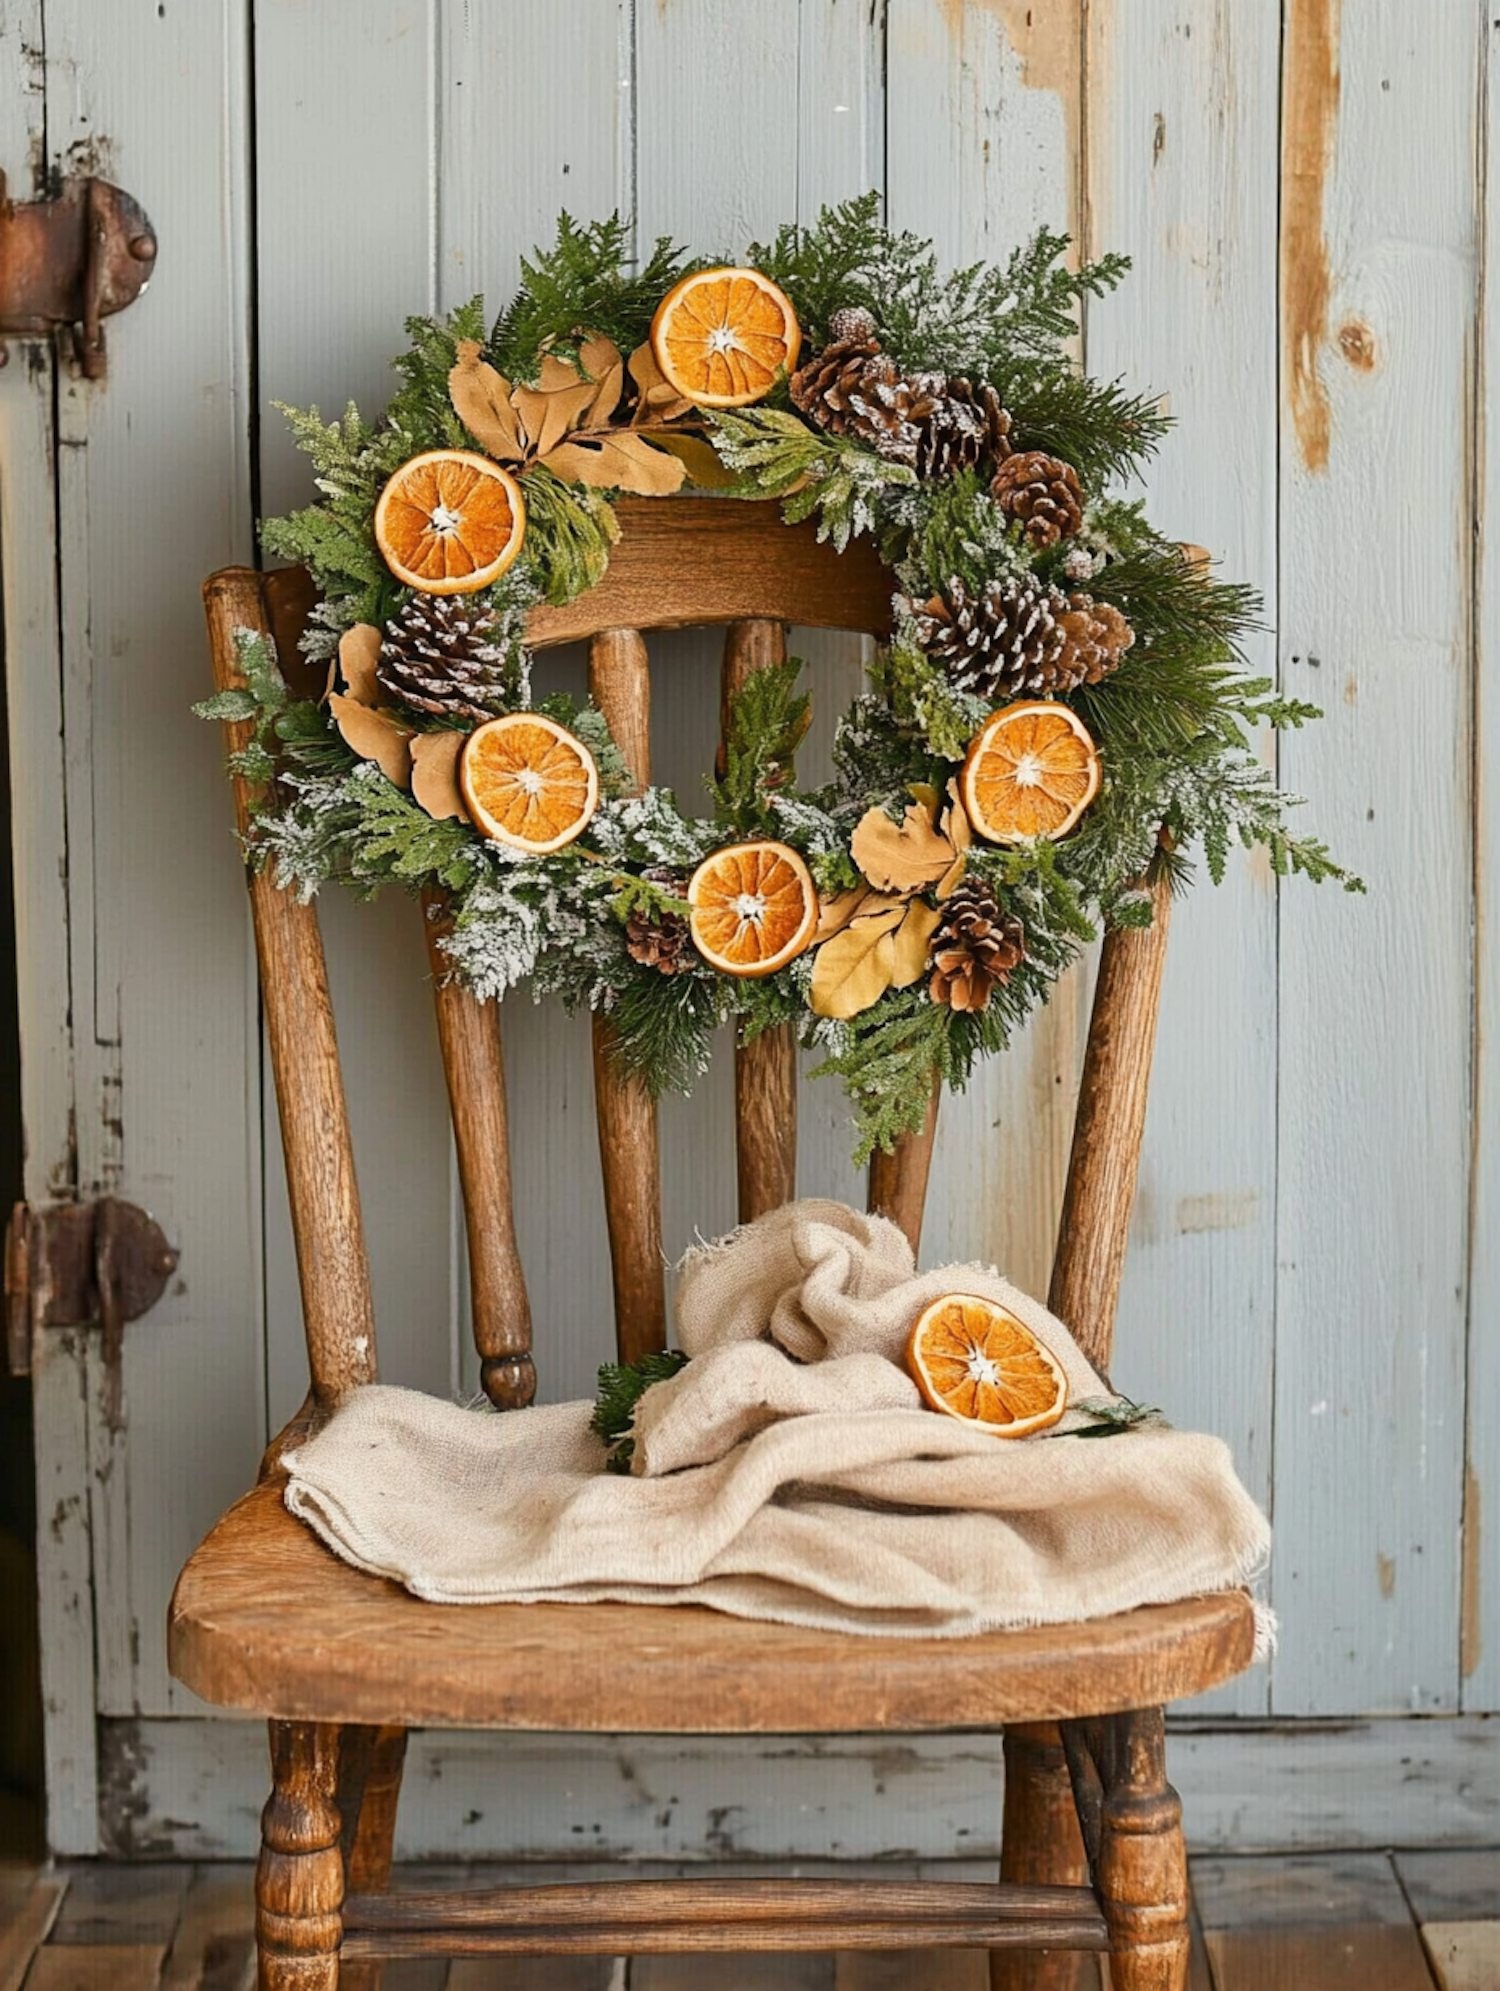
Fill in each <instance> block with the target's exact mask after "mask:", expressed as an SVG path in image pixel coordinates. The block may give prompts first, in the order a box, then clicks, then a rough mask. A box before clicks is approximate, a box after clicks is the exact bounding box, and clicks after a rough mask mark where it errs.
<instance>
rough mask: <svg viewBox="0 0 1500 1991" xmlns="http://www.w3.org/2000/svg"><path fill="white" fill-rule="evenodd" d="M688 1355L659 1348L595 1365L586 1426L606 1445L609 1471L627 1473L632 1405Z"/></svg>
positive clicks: (630, 1455)
mask: <svg viewBox="0 0 1500 1991" xmlns="http://www.w3.org/2000/svg"><path fill="white" fill-rule="evenodd" d="M687 1361H688V1358H687V1356H686V1355H684V1354H682V1353H681V1352H680V1351H679V1350H678V1349H676V1348H663V1349H660V1350H658V1351H653V1352H652V1353H651V1354H649V1355H642V1356H640V1357H639V1358H638V1359H637V1360H636V1361H634V1362H604V1363H601V1365H600V1368H599V1394H598V1397H597V1398H596V1400H595V1403H594V1414H593V1416H592V1417H591V1418H590V1419H589V1429H590V1431H592V1432H593V1433H594V1434H595V1436H596V1437H599V1438H602V1439H603V1440H604V1442H605V1444H606V1445H607V1446H608V1447H609V1456H608V1459H607V1460H606V1462H605V1463H606V1467H607V1469H608V1470H609V1471H610V1472H612V1473H628V1472H629V1471H630V1462H631V1460H632V1459H633V1458H634V1456H635V1439H634V1437H633V1436H632V1435H631V1425H632V1424H633V1423H634V1421H635V1407H636V1405H637V1404H638V1403H639V1402H640V1400H641V1398H642V1397H643V1396H644V1395H645V1393H646V1391H647V1390H648V1389H650V1387H651V1385H652V1384H653V1383H664V1382H667V1381H669V1380H670V1379H671V1377H673V1376H675V1375H677V1374H678V1372H679V1371H680V1370H682V1369H684V1368H685V1367H686V1366H687Z"/></svg>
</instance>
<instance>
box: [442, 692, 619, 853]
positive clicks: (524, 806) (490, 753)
mask: <svg viewBox="0 0 1500 1991" xmlns="http://www.w3.org/2000/svg"><path fill="white" fill-rule="evenodd" d="M458 785H459V789H460V791H461V792H462V794H463V798H464V807H465V808H466V809H467V810H468V812H469V817H470V820H471V821H472V822H473V824H474V826H475V828H476V829H478V830H479V831H480V833H481V834H482V835H484V836H487V837H491V838H493V839H494V841H495V842H496V843H505V844H509V845H510V847H511V849H512V850H529V851H532V852H534V853H536V854H537V855H539V856H541V855H545V853H546V852H547V851H549V850H561V849H562V847H563V845H564V844H565V843H571V842H572V841H573V839H574V837H576V836H580V835H582V833H583V831H584V830H585V828H587V826H588V823H589V819H590V818H591V817H592V815H593V813H594V811H595V810H596V809H597V808H598V806H599V769H598V767H597V766H596V765H595V762H594V756H593V755H592V754H591V753H590V752H589V750H588V748H587V747H586V746H585V745H584V744H583V742H582V741H581V740H578V739H575V738H574V737H573V735H572V734H571V733H570V732H569V731H568V729H567V727H566V726H559V725H558V723H557V721H556V720H555V719H548V718H547V717H546V716H545V715H544V714H543V713H540V712H507V713H506V714H505V715H504V716H503V717H502V718H499V719H487V720H486V721H485V722H484V724H483V725H482V726H476V727H475V728H474V731H473V732H472V733H470V735H469V738H468V743H467V745H466V746H465V747H464V750H463V758H462V759H461V760H460V761H459V764H458Z"/></svg>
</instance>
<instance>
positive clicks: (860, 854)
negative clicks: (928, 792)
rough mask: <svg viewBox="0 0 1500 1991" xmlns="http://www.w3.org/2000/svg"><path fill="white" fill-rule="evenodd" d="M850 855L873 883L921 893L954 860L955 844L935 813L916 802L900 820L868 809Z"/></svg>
mask: <svg viewBox="0 0 1500 1991" xmlns="http://www.w3.org/2000/svg"><path fill="white" fill-rule="evenodd" d="M849 851H850V855H851V856H852V857H853V859H854V861H855V863H856V864H857V865H858V866H859V868H860V870H861V871H863V873H864V874H865V876H866V877H867V878H868V879H869V881H870V883H871V884H872V885H874V886H877V887H879V888H880V889H882V890H884V891H888V892H919V891H921V890H922V889H923V887H924V886H927V885H931V884H935V883H936V881H937V880H938V879H939V878H941V877H942V875H943V873H944V872H945V871H946V870H947V869H948V866H949V865H950V864H951V863H952V862H953V854H954V853H953V845H952V844H951V843H950V842H949V841H948V839H947V837H945V836H942V835H941V834H940V833H939V832H938V831H937V830H936V829H935V828H934V827H933V821H932V815H931V812H930V811H929V810H927V809H925V808H924V807H923V806H922V804H921V803H920V802H913V803H912V805H911V807H910V808H909V809H908V810H907V812H906V814H905V815H904V816H903V817H902V819H901V821H900V822H899V823H893V822H892V821H891V819H890V817H889V816H888V815H887V814H886V813H885V811H884V809H880V808H875V809H867V810H866V811H865V813H864V814H863V815H862V816H861V817H860V819H859V822H858V824H857V826H856V828H855V831H854V835H853V836H852V837H851V838H850V841H849Z"/></svg>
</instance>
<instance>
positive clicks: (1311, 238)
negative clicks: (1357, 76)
mask: <svg viewBox="0 0 1500 1991" xmlns="http://www.w3.org/2000/svg"><path fill="white" fill-rule="evenodd" d="M1339 4H1340V0H1288V6H1287V10H1286V58H1285V69H1284V78H1285V96H1284V112H1283V118H1284V122H1283V125H1282V133H1281V314H1282V324H1281V340H1282V358H1283V370H1284V378H1283V383H1282V392H1283V394H1284V396H1285V398H1286V405H1287V410H1288V412H1289V414H1290V415H1291V419H1292V427H1293V429H1294V431H1295V433H1296V437H1297V447H1298V449H1299V451H1300V452H1301V456H1302V461H1303V462H1304V463H1305V464H1306V466H1307V468H1308V469H1309V470H1326V469H1327V467H1328V442H1329V426H1330V422H1329V408H1328V390H1327V388H1326V386H1325V385H1324V383H1323V379H1322V376H1321V374H1320V372H1319V370H1318V361H1319V357H1320V355H1321V353H1322V350H1323V346H1324V344H1325V342H1326V340H1327V336H1328V298H1329V290H1330V279H1329V270H1328V243H1327V241H1326V239H1325V237H1324V234H1323V191H1324V186H1325V183H1326V181H1327V177H1328V167H1329V163H1330V161H1331V159H1332V157H1333V139H1334V128H1335V125H1336V122H1337V118H1338V106H1339V68H1338V37H1339Z"/></svg>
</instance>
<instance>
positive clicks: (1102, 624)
mask: <svg viewBox="0 0 1500 1991" xmlns="http://www.w3.org/2000/svg"><path fill="white" fill-rule="evenodd" d="M1057 626H1058V628H1059V629H1061V631H1062V632H1063V646H1062V649H1061V651H1060V652H1059V654H1058V657H1057V661H1056V663H1055V664H1054V665H1053V667H1052V674H1053V685H1052V688H1053V690H1055V691H1070V690H1071V689H1072V688H1073V686H1074V685H1076V684H1097V683H1098V682H1099V680H1100V678H1102V677H1108V676H1109V674H1110V672H1111V671H1112V670H1113V669H1114V668H1115V666H1116V664H1118V663H1119V661H1120V659H1121V657H1123V656H1124V654H1125V652H1126V651H1127V650H1128V649H1129V648H1130V646H1131V644H1132V643H1133V642H1134V641H1135V631H1134V630H1133V629H1132V628H1131V626H1130V624H1129V623H1128V622H1127V621H1126V620H1125V618H1124V616H1123V615H1121V613H1120V611H1119V610H1118V609H1117V608H1116V607H1115V606H1114V604H1113V602H1107V601H1095V600H1094V598H1093V597H1092V595H1069V597H1068V606H1067V608H1066V609H1065V610H1064V612H1063V613H1062V614H1061V615H1060V616H1059V617H1058V618H1057Z"/></svg>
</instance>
